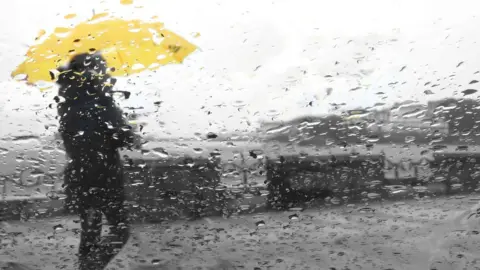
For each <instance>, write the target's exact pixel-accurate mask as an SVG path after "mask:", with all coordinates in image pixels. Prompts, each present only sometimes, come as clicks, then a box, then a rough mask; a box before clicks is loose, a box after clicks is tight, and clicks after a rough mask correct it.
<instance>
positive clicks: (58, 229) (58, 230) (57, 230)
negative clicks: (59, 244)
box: [53, 224, 65, 232]
mask: <svg viewBox="0 0 480 270" xmlns="http://www.w3.org/2000/svg"><path fill="white" fill-rule="evenodd" d="M64 229H65V228H64V227H63V225H62V224H58V225H55V226H53V230H54V231H55V232H62V231H64Z"/></svg>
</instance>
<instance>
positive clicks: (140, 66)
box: [132, 63, 145, 70]
mask: <svg viewBox="0 0 480 270" xmlns="http://www.w3.org/2000/svg"><path fill="white" fill-rule="evenodd" d="M142 69H145V66H144V65H142V64H140V63H136V64H133V66H132V70H142Z"/></svg>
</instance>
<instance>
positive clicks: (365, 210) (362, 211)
mask: <svg viewBox="0 0 480 270" xmlns="http://www.w3.org/2000/svg"><path fill="white" fill-rule="evenodd" d="M358 212H359V213H373V212H375V209H373V208H370V207H362V208H360V209H358Z"/></svg>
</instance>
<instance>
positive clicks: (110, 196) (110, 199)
mask: <svg viewBox="0 0 480 270" xmlns="http://www.w3.org/2000/svg"><path fill="white" fill-rule="evenodd" d="M123 192H124V191H123V189H110V190H107V191H106V194H105V195H106V196H105V197H106V198H105V201H104V203H105V204H104V205H103V206H102V211H103V213H104V214H105V217H106V218H107V221H108V223H109V225H110V226H111V227H110V228H111V229H110V234H111V235H112V237H110V238H109V239H105V240H106V241H105V243H104V244H103V245H102V251H101V261H102V265H103V267H105V266H107V264H108V263H109V262H110V261H111V260H112V259H113V258H114V257H115V256H116V255H117V254H118V253H119V252H120V250H121V249H122V248H123V246H124V245H125V244H126V243H127V241H128V239H129V237H130V226H129V222H128V214H127V211H126V209H125V206H124V202H125V196H124V194H123ZM100 269H103V268H100Z"/></svg>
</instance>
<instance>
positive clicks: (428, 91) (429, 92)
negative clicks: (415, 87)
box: [423, 90, 434, 95]
mask: <svg viewBox="0 0 480 270" xmlns="http://www.w3.org/2000/svg"><path fill="white" fill-rule="evenodd" d="M423 93H424V94H425V95H433V94H434V93H433V92H432V90H425V91H423Z"/></svg>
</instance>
